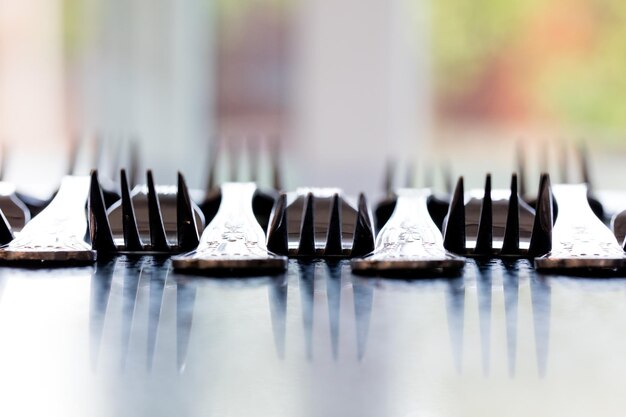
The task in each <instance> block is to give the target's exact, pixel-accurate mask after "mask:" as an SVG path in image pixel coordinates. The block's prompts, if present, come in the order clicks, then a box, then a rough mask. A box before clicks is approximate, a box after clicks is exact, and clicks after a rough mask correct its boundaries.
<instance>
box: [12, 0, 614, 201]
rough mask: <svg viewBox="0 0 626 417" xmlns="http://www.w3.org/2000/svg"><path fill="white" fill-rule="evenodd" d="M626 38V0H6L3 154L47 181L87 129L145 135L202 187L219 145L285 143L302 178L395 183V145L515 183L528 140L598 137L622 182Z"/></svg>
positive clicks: (118, 154) (91, 134) (606, 164)
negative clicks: (389, 171)
mask: <svg viewBox="0 0 626 417" xmlns="http://www.w3.org/2000/svg"><path fill="white" fill-rule="evenodd" d="M624 51H626V3H624V2H623V1H620V0H547V1H546V0H541V1H540V0H526V1H523V2H501V1H498V0H437V1H428V0H387V1H379V0H342V1H334V0H106V1H105V0H38V1H37V0H27V1H25V0H4V1H2V2H0V141H2V143H3V144H4V153H5V154H6V155H7V156H8V157H7V158H6V166H5V167H3V168H4V170H5V173H6V177H7V178H8V179H9V180H11V181H14V182H16V183H17V184H18V185H19V186H20V187H22V188H24V189H28V190H30V191H32V192H37V193H42V194H45V193H47V192H50V190H52V189H53V188H54V186H55V185H56V184H57V183H58V178H59V177H60V175H62V174H63V172H64V170H65V169H66V166H67V158H68V154H69V149H70V148H71V143H73V142H74V141H76V140H78V139H80V138H82V139H88V140H89V141H91V142H93V143H98V141H99V142H100V143H102V144H104V145H103V149H105V151H107V152H109V154H110V155H112V157H111V158H112V159H119V160H120V163H119V165H124V164H125V162H122V161H125V160H127V159H128V149H129V148H130V144H131V143H136V144H137V147H138V149H139V153H140V155H141V166H142V167H143V168H148V167H150V168H154V169H155V170H156V175H157V181H159V182H161V183H173V182H174V178H175V177H174V174H175V171H176V170H177V169H181V170H182V171H183V172H184V173H185V174H186V175H187V177H188V182H189V183H190V184H191V185H193V186H196V187H203V186H204V183H205V177H206V173H207V171H208V168H207V164H208V161H209V160H210V153H211V149H213V148H212V147H211V146H212V144H215V143H218V142H219V143H220V144H221V146H222V147H223V148H225V149H226V150H228V151H230V153H232V154H237V155H239V154H240V153H241V149H242V148H244V145H246V146H245V147H246V148H247V149H248V153H249V154H251V153H257V152H261V151H260V150H263V149H265V150H266V151H267V149H269V148H270V147H271V146H270V145H273V144H277V143H279V144H280V149H281V155H280V158H281V163H282V165H283V166H284V169H285V174H284V180H285V183H286V184H285V185H286V187H287V188H289V189H292V188H294V187H296V186H302V185H316V186H324V185H326V186H329V185H332V186H340V187H344V188H345V189H346V190H347V191H349V192H358V191H368V192H380V189H381V184H382V177H383V171H384V167H385V165H386V164H387V163H388V161H394V163H396V164H397V167H398V171H400V172H408V173H411V174H410V175H412V176H413V177H414V179H415V180H416V183H417V184H418V185H419V184H420V182H422V183H423V182H424V181H425V178H429V177H434V180H435V184H436V186H441V183H442V182H443V179H441V175H440V171H441V167H442V166H450V167H451V169H452V171H453V173H454V174H455V175H457V174H465V175H468V176H470V178H471V176H472V175H473V174H474V173H475V174H476V178H480V177H481V176H482V175H484V171H485V170H490V171H492V172H494V173H496V174H502V175H496V177H495V182H496V185H501V186H505V185H506V183H507V182H508V174H509V173H510V172H511V171H512V170H513V169H514V160H515V159H514V151H513V150H514V149H515V146H516V144H518V143H520V142H522V143H525V144H527V145H528V147H529V148H530V149H532V152H531V153H532V155H535V159H539V160H540V159H542V158H543V159H556V158H557V157H556V156H554V155H555V154H557V153H559V152H561V151H560V150H561V149H565V148H567V147H568V146H569V145H568V143H570V142H572V143H577V142H579V141H582V140H584V141H586V143H587V144H588V149H589V151H590V152H591V153H592V154H593V160H594V162H595V164H594V167H595V170H594V175H595V177H596V178H597V180H598V184H599V185H600V186H602V187H605V188H607V187H612V188H623V187H622V186H621V184H620V181H619V175H616V172H617V171H615V169H617V168H619V167H620V160H622V158H623V157H624V156H625V153H626V152H625V150H626V141H624V137H625V136H626V135H625V133H626V116H625V115H626V98H624V97H623V96H622V92H623V91H626V78H625V77H624V76H623V74H625V73H626V53H624ZM91 142H90V143H91ZM544 144H547V145H544ZM93 146H98V145H93ZM542 152H549V156H545V155H543V156H537V155H539V154H541V153H542ZM226 153H228V152H226ZM231 159H233V158H231ZM531 159H532V158H531ZM531 163H532V161H531ZM224 165H225V167H224V168H223V170H222V171H223V172H230V171H232V170H230V171H229V169H228V168H227V167H226V165H228V161H226V162H225V163H224ZM600 167H601V169H600ZM101 168H102V167H101ZM613 168H615V169H613ZM571 169H572V170H575V168H571ZM112 171H113V170H112V169H111V172H109V173H107V174H108V175H110V176H114V175H115V174H114V172H112ZM246 175H249V174H245V172H243V171H242V173H241V176H240V177H241V179H246V178H245V177H246ZM407 175H408V174H407ZM404 177H405V176H404V174H403V175H402V178H404ZM402 181H404V179H402ZM479 181H480V180H476V183H475V184H473V183H472V185H475V186H479V185H480V183H479Z"/></svg>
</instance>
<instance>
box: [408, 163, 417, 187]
mask: <svg viewBox="0 0 626 417" xmlns="http://www.w3.org/2000/svg"><path fill="white" fill-rule="evenodd" d="M406 188H415V163H414V162H413V161H409V162H408V165H407V167H406Z"/></svg>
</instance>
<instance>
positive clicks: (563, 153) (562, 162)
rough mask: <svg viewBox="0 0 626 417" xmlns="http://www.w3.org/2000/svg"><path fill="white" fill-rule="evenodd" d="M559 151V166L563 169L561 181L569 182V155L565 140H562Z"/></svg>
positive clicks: (563, 182)
mask: <svg viewBox="0 0 626 417" xmlns="http://www.w3.org/2000/svg"><path fill="white" fill-rule="evenodd" d="M560 148H561V149H560V152H559V168H560V170H561V183H562V184H567V183H569V164H568V155H567V145H566V144H565V142H563V141H562V142H561V147H560Z"/></svg>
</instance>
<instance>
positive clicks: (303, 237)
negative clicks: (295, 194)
mask: <svg viewBox="0 0 626 417" xmlns="http://www.w3.org/2000/svg"><path fill="white" fill-rule="evenodd" d="M314 200H315V198H314V197H313V193H309V194H307V196H306V201H305V203H304V213H303V215H302V224H301V227H300V242H299V243H298V255H299V256H315V213H314V211H315V210H314V203H315V201H314Z"/></svg>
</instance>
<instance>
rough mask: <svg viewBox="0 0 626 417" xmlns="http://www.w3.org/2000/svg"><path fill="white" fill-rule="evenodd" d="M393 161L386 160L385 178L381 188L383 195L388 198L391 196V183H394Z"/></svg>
mask: <svg viewBox="0 0 626 417" xmlns="http://www.w3.org/2000/svg"><path fill="white" fill-rule="evenodd" d="M394 165H395V163H394V161H393V159H388V160H387V164H386V165H385V178H384V179H383V187H384V189H385V195H387V196H388V197H389V196H391V195H393V182H394V177H395V175H394V171H395V170H394Z"/></svg>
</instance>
